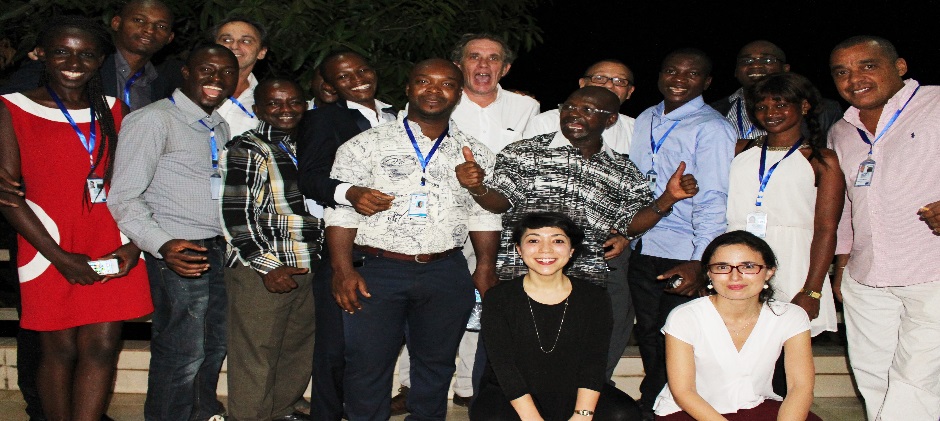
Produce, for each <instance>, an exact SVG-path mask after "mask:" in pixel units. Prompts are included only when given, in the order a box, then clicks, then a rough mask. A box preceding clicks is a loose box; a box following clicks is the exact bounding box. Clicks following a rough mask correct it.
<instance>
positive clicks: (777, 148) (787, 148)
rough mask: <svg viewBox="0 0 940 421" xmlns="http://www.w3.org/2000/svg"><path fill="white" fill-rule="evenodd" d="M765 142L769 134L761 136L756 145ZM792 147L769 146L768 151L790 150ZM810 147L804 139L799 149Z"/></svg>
mask: <svg viewBox="0 0 940 421" xmlns="http://www.w3.org/2000/svg"><path fill="white" fill-rule="evenodd" d="M765 142H767V136H761V137H760V140H758V141H757V143H755V144H754V146H756V147H758V148H760V147H763V146H764V143H765ZM791 147H792V146H767V150H768V151H789V150H790V148H791ZM808 147H809V143H807V142H806V141H805V140H804V141H803V144H802V145H800V147H799V148H798V149H806V148H808Z"/></svg>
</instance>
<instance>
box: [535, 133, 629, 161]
mask: <svg viewBox="0 0 940 421" xmlns="http://www.w3.org/2000/svg"><path fill="white" fill-rule="evenodd" d="M566 146H568V147H572V148H574V146H573V145H572V144H571V142H570V141H569V140H568V138H566V137H565V135H564V134H562V133H561V130H559V131H557V132H555V135H554V136H552V141H551V142H550V143H549V144H548V147H549V148H551V149H557V148H563V147H566ZM601 152H604V153H606V154H607V155H608V156H610V157H613V156H614V150H613V149H610V147H609V146H607V142H604V139H603V138H602V139H601Z"/></svg>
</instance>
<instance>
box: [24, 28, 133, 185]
mask: <svg viewBox="0 0 940 421" xmlns="http://www.w3.org/2000/svg"><path fill="white" fill-rule="evenodd" d="M67 29H77V30H79V31H82V32H84V33H85V34H88V36H89V37H90V39H91V41H92V42H93V43H94V44H95V46H96V49H97V50H98V53H99V54H100V55H101V56H104V55H106V54H108V53H110V52H111V50H112V49H113V44H112V43H111V36H110V34H109V33H108V32H107V31H106V30H105V28H104V27H103V26H102V25H101V24H99V23H98V22H96V21H93V20H91V19H88V18H85V17H81V16H59V17H55V18H53V19H52V20H51V21H50V22H49V24H48V25H46V27H45V28H43V30H42V32H40V33H39V37H38V42H39V46H41V47H43V48H46V49H48V48H49V47H50V44H51V43H52V40H53V39H54V38H55V37H56V36H58V35H59V34H61V33H62V32H64V31H65V30H67ZM43 66H45V64H43ZM48 81H49V76H48V74H47V73H46V69H45V68H43V72H42V76H40V82H39V85H40V86H46V85H47V83H48ZM85 99H86V100H87V101H88V105H89V106H91V108H92V109H93V110H94V111H95V119H97V120H98V126H99V128H100V129H101V130H100V131H101V133H99V136H98V138H99V139H100V140H99V144H100V145H101V146H100V147H99V148H98V154H97V156H96V157H95V161H94V168H98V167H100V166H101V164H102V160H103V159H104V152H105V151H107V152H108V161H107V162H105V163H104V180H105V183H107V182H110V181H111V176H112V175H113V170H112V168H113V165H112V164H114V154H115V150H116V149H117V140H118V135H117V128H116V127H115V124H114V117H113V116H112V115H111V108H110V107H108V100H107V98H106V97H105V95H104V87H103V85H102V83H101V73H100V72H98V71H95V73H94V75H93V76H92V77H91V79H89V80H88V83H87V84H86V85H85ZM92 171H93V170H91V171H89V173H88V175H89V176H91V175H92Z"/></svg>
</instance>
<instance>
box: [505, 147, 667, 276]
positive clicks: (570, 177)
mask: <svg viewBox="0 0 940 421" xmlns="http://www.w3.org/2000/svg"><path fill="white" fill-rule="evenodd" d="M487 185H488V186H489V187H490V188H492V189H494V190H497V191H499V192H500V193H502V195H503V196H505V197H506V198H507V199H508V200H509V201H510V202H511V203H512V209H510V210H509V211H508V212H506V213H505V214H504V215H503V226H504V227H507V229H505V230H503V232H502V234H501V238H500V245H499V255H498V257H497V259H496V268H497V273H498V274H499V278H500V280H507V279H512V278H514V277H516V276H519V275H521V274H525V273H526V272H527V271H528V269H527V268H526V266H525V263H524V262H523V261H522V258H521V257H519V254H518V253H517V252H516V248H515V244H513V242H512V229H511V227H512V226H513V225H515V224H516V223H517V222H518V221H519V220H520V219H522V217H523V216H525V214H526V213H529V212H536V211H554V212H561V213H564V214H566V215H568V216H569V217H571V219H573V220H574V221H575V222H576V223H577V224H578V225H579V226H580V227H581V228H582V229H584V234H585V236H584V249H583V250H582V251H581V253H580V254H579V255H578V256H577V258H575V261H574V263H573V264H572V267H571V268H570V269H569V270H568V271H567V273H568V274H569V275H572V276H576V277H579V278H581V279H585V280H588V281H591V282H592V283H594V284H597V285H601V286H604V285H606V282H607V263H606V262H605V260H604V247H603V245H604V242H606V241H607V238H608V237H609V236H610V230H611V229H616V230H618V231H620V232H622V233H626V232H627V227H628V226H629V225H630V221H632V220H633V215H636V213H637V212H638V211H639V210H640V209H642V208H644V207H646V206H649V204H650V202H651V201H652V200H653V194H652V193H650V190H649V187H648V184H647V182H646V180H645V179H644V178H643V175H642V174H640V171H639V170H637V168H636V165H634V164H633V162H630V160H629V159H628V158H627V156H626V155H624V154H621V153H617V152H614V151H612V150H611V149H610V148H609V147H607V146H606V144H605V145H604V146H603V149H602V150H601V152H599V153H596V154H594V155H593V156H590V157H588V158H584V157H583V156H581V151H580V150H579V149H578V148H575V147H574V146H572V145H571V142H569V141H568V139H566V138H565V137H564V136H563V135H562V134H561V132H555V133H548V134H544V135H540V136H536V137H533V138H531V139H527V140H521V141H519V142H515V143H513V144H511V145H509V146H507V147H506V148H505V149H503V151H502V152H500V153H499V155H497V157H496V167H495V168H494V170H493V178H492V180H490V181H489V182H488V183H487Z"/></svg>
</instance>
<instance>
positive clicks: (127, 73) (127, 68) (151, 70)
mask: <svg viewBox="0 0 940 421" xmlns="http://www.w3.org/2000/svg"><path fill="white" fill-rule="evenodd" d="M114 65H115V68H116V69H117V74H118V75H119V77H118V83H119V84H120V85H121V86H119V88H120V90H121V91H123V90H124V83H125V82H126V81H127V80H128V79H130V78H131V77H132V76H134V72H132V71H131V65H130V64H128V63H127V60H125V59H124V56H123V55H121V52H120V51H116V52H115V53H114ZM156 78H157V69H156V68H155V67H153V64H152V63H150V61H149V60H148V61H147V63H146V64H144V73H143V74H142V75H140V77H139V78H137V81H136V82H134V84H135V85H136V84H140V85H141V86H143V85H147V84H149V83H150V81H152V80H154V79H156Z"/></svg>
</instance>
